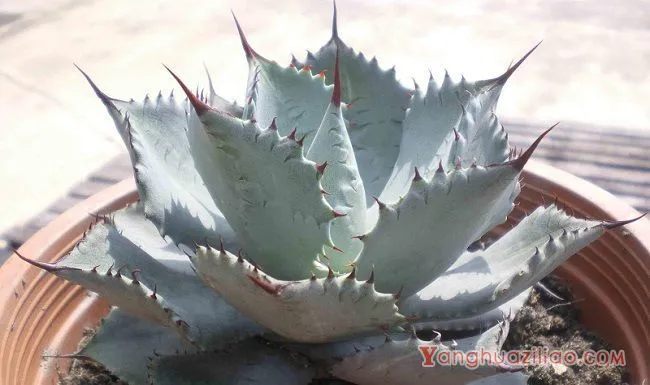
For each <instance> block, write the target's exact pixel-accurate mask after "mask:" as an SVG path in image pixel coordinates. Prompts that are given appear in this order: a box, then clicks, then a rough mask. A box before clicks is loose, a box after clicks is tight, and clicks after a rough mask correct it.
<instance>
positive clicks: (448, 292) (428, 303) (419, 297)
mask: <svg viewBox="0 0 650 385" xmlns="http://www.w3.org/2000/svg"><path fill="white" fill-rule="evenodd" d="M608 226H612V225H608V224H604V223H602V222H599V221H593V220H584V219H578V218H573V217H570V216H568V215H566V214H565V213H564V212H563V211H561V210H559V209H558V208H557V207H555V206H550V207H547V208H544V207H540V208H538V209H537V210H535V211H534V212H533V213H531V214H530V215H529V216H527V217H525V218H524V219H523V220H522V221H521V222H520V223H519V224H518V225H517V226H515V227H514V228H513V229H512V230H510V231H509V232H508V233H506V234H505V235H504V236H503V237H501V238H500V239H499V240H497V241H496V242H495V243H493V244H492V245H490V246H489V247H488V248H487V249H486V250H480V251H475V252H471V253H470V252H468V253H466V254H465V255H463V257H462V258H461V259H459V261H458V262H457V263H456V264H455V265H454V266H452V267H451V268H450V269H449V270H448V271H447V272H445V274H443V275H442V276H441V277H439V278H438V279H437V280H435V281H433V282H432V283H431V284H430V285H428V286H427V287H425V288H424V289H422V290H420V291H419V292H418V293H417V294H415V295H413V296H411V297H409V298H406V299H404V300H403V301H402V303H401V305H400V310H402V311H404V312H405V314H409V315H412V316H417V317H418V318H420V319H423V320H424V319H427V320H437V321H444V320H449V319H456V318H463V317H469V316H474V315H476V314H480V313H484V312H487V311H489V310H491V309H495V308H496V307H497V306H499V305H501V304H503V303H505V302H506V301H509V300H511V299H512V298H514V297H516V296H518V295H519V294H520V293H521V292H522V291H524V290H526V289H528V288H529V287H531V286H532V285H534V284H535V283H536V282H537V281H539V280H540V279H542V278H543V277H545V276H546V275H548V274H549V273H550V272H552V271H553V270H554V269H555V268H556V267H557V266H559V265H560V264H561V263H562V262H564V261H565V260H566V259H567V258H569V257H570V256H572V255H573V254H575V253H576V252H578V251H579V250H580V249H581V248H583V247H585V246H587V245H588V244H589V243H591V242H592V241H594V240H595V239H597V238H598V237H599V236H600V235H602V234H603V233H604V232H605V230H606V229H607V227H608Z"/></svg>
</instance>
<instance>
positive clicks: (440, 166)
mask: <svg viewBox="0 0 650 385" xmlns="http://www.w3.org/2000/svg"><path fill="white" fill-rule="evenodd" d="M444 172H445V169H444V168H443V167H442V160H441V161H440V162H438V169H437V170H436V173H444Z"/></svg>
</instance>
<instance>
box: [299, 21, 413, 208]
mask: <svg viewBox="0 0 650 385" xmlns="http://www.w3.org/2000/svg"><path fill="white" fill-rule="evenodd" d="M337 51H338V55H339V65H340V72H341V88H342V89H341V91H342V100H343V101H344V102H345V103H346V104H347V108H346V109H344V111H343V115H344V117H345V119H346V120H347V127H348V130H349V134H350V139H351V141H352V145H353V147H354V151H355V153H356V158H357V163H358V165H359V173H360V174H361V178H362V179H363V182H364V186H365V190H366V191H365V192H366V200H369V199H371V198H372V196H378V195H379V193H381V191H382V189H383V188H384V185H385V184H386V181H387V180H388V177H389V176H390V174H391V171H392V169H393V165H394V164H395V161H396V159H397V154H398V152H399V145H400V140H401V137H402V121H403V120H404V114H405V112H404V111H405V110H406V108H407V106H408V103H409V99H410V97H411V92H410V90H409V89H407V88H406V87H404V86H403V85H401V84H400V83H399V82H398V81H397V79H396V78H395V70H394V69H393V68H391V69H390V70H388V71H384V70H382V69H381V68H379V65H378V64H377V60H376V59H374V58H373V59H372V60H370V61H368V60H367V59H366V57H365V56H364V55H363V54H362V53H359V54H357V53H356V52H354V50H353V49H352V48H350V47H348V46H347V45H346V44H345V43H343V41H341V39H340V38H339V37H338V36H337V35H336V34H334V36H333V37H332V39H331V40H330V41H329V42H328V43H327V44H325V45H324V46H323V47H322V48H321V49H320V50H319V51H318V52H317V53H316V54H315V55H311V54H310V55H308V56H307V59H306V60H305V63H304V64H306V65H309V66H310V67H311V70H312V71H313V72H320V71H323V70H325V71H327V72H326V79H327V82H328V84H332V83H333V81H334V72H333V71H332V69H333V68H334V63H335V58H336V54H337ZM294 64H295V65H297V66H298V67H301V68H304V67H303V66H304V64H300V63H297V62H295V61H294Z"/></svg>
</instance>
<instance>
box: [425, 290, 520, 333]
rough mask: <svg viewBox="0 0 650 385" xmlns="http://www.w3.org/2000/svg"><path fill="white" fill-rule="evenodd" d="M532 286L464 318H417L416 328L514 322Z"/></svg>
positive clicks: (484, 326)
mask: <svg viewBox="0 0 650 385" xmlns="http://www.w3.org/2000/svg"><path fill="white" fill-rule="evenodd" d="M531 290H532V288H528V289H526V290H524V291H523V292H522V293H521V294H519V295H518V296H516V297H515V298H513V299H511V300H509V301H508V302H505V303H503V304H501V305H499V306H498V307H496V308H494V309H491V310H488V311H486V312H485V313H482V314H479V315H475V316H471V317H463V318H452V319H448V320H445V321H434V320H428V321H427V320H426V318H424V320H417V321H415V322H414V323H413V327H414V328H415V329H416V330H476V329H480V330H485V329H488V328H491V327H492V326H494V325H496V324H498V323H499V322H501V321H503V320H507V321H510V322H512V321H513V320H514V319H515V316H516V315H517V312H518V311H519V310H520V309H521V308H522V307H523V306H524V305H525V304H526V301H528V298H529V297H530V292H531Z"/></svg>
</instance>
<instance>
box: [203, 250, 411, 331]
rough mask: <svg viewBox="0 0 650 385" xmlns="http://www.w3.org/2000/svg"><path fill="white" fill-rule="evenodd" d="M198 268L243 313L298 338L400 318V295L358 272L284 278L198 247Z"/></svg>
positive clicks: (371, 326) (383, 325) (385, 324)
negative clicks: (357, 276) (362, 279)
mask: <svg viewBox="0 0 650 385" xmlns="http://www.w3.org/2000/svg"><path fill="white" fill-rule="evenodd" d="M192 263H193V264H194V266H195V268H196V271H197V274H198V275H199V276H200V277H201V278H202V279H203V280H204V281H205V283H206V284H207V285H208V286H210V287H211V288H213V289H214V290H215V291H216V292H218V293H219V294H220V295H221V296H222V297H223V298H225V299H226V300H227V301H228V302H229V303H231V304H232V305H233V306H235V307H236V308H237V309H238V310H239V311H241V312H242V314H245V315H248V316H249V317H251V318H252V319H254V320H256V321H257V322H259V323H260V324H262V325H264V326H266V327H267V328H269V329H271V330H272V331H273V332H275V333H277V334H278V335H280V336H282V337H285V338H288V339H290V340H292V341H298V342H325V341H331V340H334V339H338V338H345V337H347V336H350V335H354V334H357V333H362V332H369V331H377V330H381V329H383V328H389V327H391V326H393V325H396V324H399V323H402V322H403V321H404V317H402V316H401V315H400V314H399V313H398V312H397V307H396V306H395V302H396V298H394V296H393V295H391V294H380V293H378V292H377V291H375V289H374V286H373V284H372V283H368V282H359V281H357V280H356V279H355V278H354V276H350V275H349V276H338V277H335V276H334V274H331V275H330V276H329V277H326V278H316V277H314V278H312V279H306V280H302V281H281V280H277V279H275V278H273V277H271V276H268V275H266V274H265V273H264V272H263V271H262V270H260V269H259V268H256V267H254V266H253V265H251V264H250V263H248V262H247V261H246V260H244V259H243V258H238V257H235V256H234V255H232V254H230V253H228V252H227V251H218V250H215V249H212V248H209V247H199V248H198V249H197V253H196V256H194V257H193V258H192Z"/></svg>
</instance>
